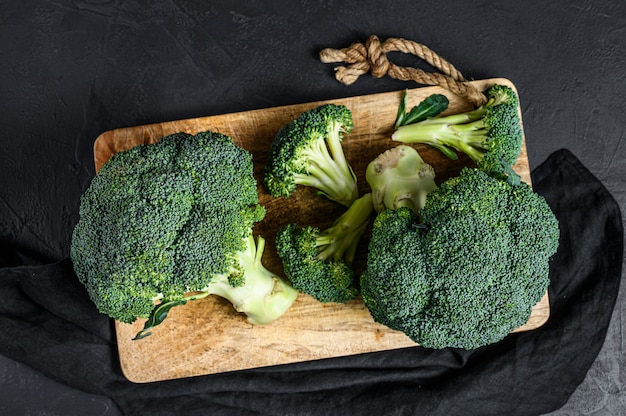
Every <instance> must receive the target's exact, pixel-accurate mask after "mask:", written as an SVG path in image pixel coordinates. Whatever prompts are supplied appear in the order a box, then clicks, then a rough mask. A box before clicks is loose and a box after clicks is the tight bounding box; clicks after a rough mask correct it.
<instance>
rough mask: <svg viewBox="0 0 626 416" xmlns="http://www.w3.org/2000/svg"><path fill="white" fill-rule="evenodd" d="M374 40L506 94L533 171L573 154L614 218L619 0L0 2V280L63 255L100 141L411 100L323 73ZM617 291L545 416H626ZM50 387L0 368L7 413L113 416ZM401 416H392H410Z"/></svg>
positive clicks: (375, 83) (624, 7) (373, 82)
mask: <svg viewBox="0 0 626 416" xmlns="http://www.w3.org/2000/svg"><path fill="white" fill-rule="evenodd" d="M372 34H376V35H378V36H379V37H381V38H382V39H384V38H386V37H392V36H393V37H404V38H407V39H411V40H415V41H418V42H420V43H423V44H425V45H427V46H429V47H431V48H432V49H434V50H435V51H437V52H438V53H440V54H441V55H442V56H443V57H444V58H446V59H448V60H449V61H450V62H452V63H453V64H454V65H455V66H456V67H457V68H458V69H459V70H460V71H461V72H463V74H464V75H465V76H466V77H467V78H470V79H481V78H491V77H506V78H509V79H510V80H512V81H513V82H514V83H515V84H516V86H517V88H518V90H519V93H520V98H521V103H522V110H523V120H524V124H525V132H526V141H527V147H528V155H529V159H530V164H531V168H536V167H538V166H539V165H540V164H542V163H543V162H544V161H545V160H546V159H547V158H548V157H549V155H550V154H552V153H553V152H554V151H555V150H557V149H561V148H567V149H569V150H570V151H571V152H572V153H573V154H574V155H576V157H578V159H580V161H581V162H582V163H583V164H584V165H585V166H586V167H587V168H588V169H589V170H590V171H591V173H593V174H594V175H595V176H596V177H597V178H598V179H599V180H600V181H601V182H602V184H603V185H604V186H605V187H606V188H607V189H608V191H609V192H610V193H611V194H612V195H613V197H614V198H615V199H616V201H617V203H618V204H619V206H620V209H621V210H622V211H623V209H624V207H625V206H626V194H625V193H626V184H625V182H624V174H625V173H626V159H625V156H626V149H625V146H626V144H624V140H623V138H624V129H625V127H626V118H625V114H626V100H624V94H625V92H626V82H625V77H624V73H625V68H626V40H625V39H626V3H624V2H622V1H615V0H614V1H590V0H574V1H570V2H541V1H536V0H532V1H524V2H523V1H503V2H493V1H475V2H467V1H461V0H453V1H447V2H421V1H394V2H381V1H370V0H367V1H361V2H356V1H321V2H311V1H305V0H297V1H293V0H290V1H286V0H283V1H264V2H249V3H248V2H245V3H244V2H232V1H231V0H229V1H211V2H200V1H186V0H171V1H161V0H157V1H151V2H147V1H145V2H140V1H133V0H130V1H128V0H127V1H122V0H110V1H109V0H91V1H79V0H55V1H41V0H39V1H35V0H21V1H19V2H17V1H6V0H5V1H2V2H0V178H1V179H0V180H1V182H0V183H1V185H0V250H2V251H3V253H4V257H2V260H0V266H2V267H9V266H15V265H19V264H22V263H28V264H34V263H50V262H54V261H57V260H61V259H63V258H65V257H67V255H68V250H69V243H70V235H71V231H72V228H73V225H74V223H75V222H76V220H77V206H78V199H79V197H80V195H81V193H82V192H83V191H84V189H85V188H86V187H87V186H88V184H89V181H90V180H91V177H92V176H93V174H94V168H93V157H92V155H93V148H92V146H93V141H94V140H95V138H96V137H97V136H98V135H99V134H100V133H102V132H104V131H107V130H110V129H114V128H118V127H125V126H133V125H139V124H145V123H151V122H160V121H168V120H173V119H180V118H190V117H196V116H204V115H211V114H221V113H228V112H233V111H241V110H248V109H256V108H264V107H272V106H277V105H284V104H293V103H300V102H307V101H313V100H319V99H330V98H336V97H344V96H351V95H361V94H368V93H373V92H382V91H393V90H399V89H403V88H406V87H408V86H413V85H411V84H408V83H404V82H401V81H394V80H391V79H389V78H382V79H375V78H373V77H371V76H363V77H362V78H360V79H359V80H358V81H357V82H356V83H355V84H354V85H352V86H343V85H341V84H339V83H338V82H337V81H336V80H335V79H334V77H333V71H332V65H326V64H322V63H320V61H319V59H318V52H319V51H320V50H321V49H322V48H325V47H336V48H340V47H345V46H348V45H349V44H350V43H352V42H354V41H364V40H365V39H366V38H367V37H368V36H369V35H372ZM390 59H392V60H395V61H396V62H399V63H402V64H405V65H414V66H420V65H421V64H420V63H419V62H418V61H417V60H413V59H411V58H410V57H406V56H399V55H398V56H396V55H392V56H390ZM426 69H428V68H426ZM624 290H625V289H624V285H622V289H621V291H620V293H619V296H618V299H617V304H616V307H615V310H614V312H613V316H612V320H611V325H610V326H609V328H608V333H607V336H606V340H605V342H604V347H603V348H602V350H601V351H600V353H599V355H598V357H597V359H596V360H595V362H594V364H593V365H592V366H591V368H590V370H589V372H588V374H587V377H586V378H585V379H584V381H583V382H582V384H581V385H580V386H579V387H578V388H577V389H576V391H574V392H573V394H572V396H571V397H570V399H569V401H568V402H567V403H565V404H564V406H563V407H562V408H561V409H560V410H555V411H554V412H553V413H551V414H552V415H556V416H569V415H622V414H626V399H625V397H626V392H625V391H624V390H625V389H624V385H625V384H626V377H625V374H626V371H625V368H626V367H625V366H626V359H625V354H624V338H623V333H624V330H625V329H626V323H625V322H624V312H625V305H626V301H625V300H624ZM589 313H592V312H589ZM577 335H578V336H579V337H581V338H583V339H584V337H585V334H577ZM572 365H576V363H572ZM32 367H36V366H32ZM98 371H102V370H101V369H98ZM52 378H55V377H49V376H48V375H43V374H42V373H41V372H39V371H38V370H37V369H36V368H31V366H27V365H25V364H21V363H20V362H18V361H15V360H13V359H9V358H6V357H3V356H0V414H7V415H13V414H15V415H21V414H29V415H74V414H76V415H92V414H93V415H106V416H111V415H117V414H120V411H119V409H118V408H117V407H116V405H115V404H114V403H113V401H112V400H111V399H109V398H108V397H106V396H100V395H92V394H89V393H85V392H82V391H80V390H78V389H75V388H70V387H68V386H65V385H63V384H62V383H59V382H57V381H53V380H52ZM538 400H540V398H538ZM404 411H405V413H402V410H397V412H396V413H394V414H413V413H410V410H409V409H404ZM346 413H350V412H349V410H346ZM234 414H236V413H234ZM277 414H280V412H278V413H277ZM285 414H289V413H288V410H285ZM415 414H418V413H417V412H416V413H415Z"/></svg>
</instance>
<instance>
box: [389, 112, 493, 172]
mask: <svg viewBox="0 0 626 416" xmlns="http://www.w3.org/2000/svg"><path fill="white" fill-rule="evenodd" d="M449 117H454V116H449ZM443 118H446V117H443ZM431 120H432V119H431ZM427 121H430V120H427ZM391 137H392V139H393V140H396V141H399V142H402V143H424V144H430V145H433V146H435V147H437V146H441V145H444V146H447V147H451V148H453V149H456V150H459V151H462V152H463V153H465V154H467V155H468V156H469V157H470V158H471V159H472V160H473V161H474V162H479V161H481V160H482V158H483V156H484V152H483V151H481V149H482V150H487V144H486V140H487V136H486V130H485V122H484V120H483V119H479V120H475V121H472V122H469V123H465V124H453V123H448V122H439V123H426V122H425V123H424V124H419V123H417V124H409V125H406V126H401V127H399V128H398V129H397V130H396V131H395V132H394V133H393V135H392V136H391Z"/></svg>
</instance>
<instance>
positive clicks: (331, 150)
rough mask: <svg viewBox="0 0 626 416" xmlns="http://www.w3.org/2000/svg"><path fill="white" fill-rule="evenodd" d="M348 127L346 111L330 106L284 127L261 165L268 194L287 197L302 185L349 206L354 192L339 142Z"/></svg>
mask: <svg viewBox="0 0 626 416" xmlns="http://www.w3.org/2000/svg"><path fill="white" fill-rule="evenodd" d="M352 127H353V121H352V113H351V112H350V110H349V109H348V108H347V107H345V106H341V105H334V104H327V105H321V106H318V107H316V108H314V109H312V110H309V111H306V112H304V113H302V114H301V115H300V116H299V117H297V118H296V119H294V120H293V121H291V122H290V123H289V124H286V125H284V126H283V127H282V128H281V129H280V130H279V131H278V133H277V134H276V136H275V138H274V140H273V142H272V144H271V146H270V150H269V154H268V159H267V161H266V163H265V176H264V183H265V185H266V187H267V189H268V190H269V192H270V194H271V195H272V196H274V197H281V196H282V197H289V196H290V195H291V194H292V193H293V192H294V191H295V190H296V187H297V185H304V186H309V187H312V188H315V189H317V190H318V191H319V192H320V193H321V194H323V195H325V196H326V197H327V198H328V199H330V200H333V201H337V202H339V203H341V204H343V205H345V206H350V205H351V204H352V202H354V200H355V199H356V198H358V190H357V185H356V176H355V175H354V172H353V170H352V168H351V167H350V164H349V163H348V161H347V160H346V158H345V154H344V151H343V147H342V141H343V135H344V134H348V133H350V131H351V130H352Z"/></svg>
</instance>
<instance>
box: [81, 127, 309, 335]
mask: <svg viewBox="0 0 626 416" xmlns="http://www.w3.org/2000/svg"><path fill="white" fill-rule="evenodd" d="M256 187H257V183H256V180H255V178H254V176H253V166H252V157H251V154H250V153H249V152H248V151H246V150H244V149H243V148H241V147H238V146H237V145H235V144H234V142H233V141H232V140H231V138H230V137H227V136H224V135H221V134H218V133H212V132H202V133H199V134H197V135H190V134H185V133H177V134H173V135H170V136H167V137H164V138H162V139H161V140H160V141H158V142H156V143H154V144H149V145H139V146H137V147H133V148H131V149H129V150H125V151H122V152H119V153H117V154H115V155H113V156H112V157H111V159H110V160H109V161H108V162H107V163H105V164H104V166H103V167H102V169H101V170H100V171H99V173H98V174H97V175H96V176H95V177H94V179H93V180H92V182H91V184H90V186H89V187H88V189H87V190H86V191H85V193H84V194H83V196H82V197H81V201H80V210H79V214H80V218H79V221H78V223H77V224H76V227H75V229H74V231H73V235H72V244H71V253H70V254H71V258H72V261H73V264H74V268H75V271H76V274H77V276H78V278H79V279H80V281H81V282H82V283H83V284H84V285H85V286H86V288H87V290H88V292H89V295H90V297H91V299H92V300H93V302H94V303H95V304H96V306H97V307H98V309H99V310H100V311H101V312H102V313H105V314H107V315H109V316H110V317H112V318H114V319H117V320H119V321H121V322H125V323H132V322H134V321H135V320H136V319H137V318H148V321H147V323H146V326H145V328H144V330H143V331H141V332H140V333H139V334H138V336H137V337H138V338H141V337H143V336H146V335H148V334H149V329H150V328H151V327H153V326H155V325H158V324H159V323H161V322H162V321H163V319H165V317H166V316H167V313H168V311H169V310H170V309H171V308H172V307H174V306H177V305H181V304H184V303H186V302H187V301H188V300H192V299H197V298H200V297H204V296H207V295H209V294H217V295H219V296H222V297H225V298H227V299H229V300H230V301H231V302H232V303H233V305H234V306H235V308H236V309H237V310H238V311H239V312H243V313H245V314H246V315H247V316H248V320H249V321H250V322H251V323H258V324H263V323H268V322H271V321H272V320H274V319H276V318H278V317H279V316H280V315H281V314H282V313H283V312H285V311H286V310H287V309H288V308H289V306H290V305H291V303H292V302H293V301H294V300H295V297H296V296H297V291H296V290H294V289H293V288H292V287H291V286H290V285H289V284H288V283H287V282H285V281H283V280H281V279H280V278H279V277H278V276H277V275H275V274H274V273H272V272H270V271H269V270H267V269H266V268H265V267H263V265H262V264H261V256H262V253H263V248H264V240H263V238H262V237H259V240H258V242H259V244H258V246H257V245H256V244H255V240H254V237H253V234H252V232H253V226H254V224H255V223H256V222H258V221H260V220H262V219H263V217H264V216H265V209H264V208H263V207H262V206H261V205H259V203H258V194H257V188H256Z"/></svg>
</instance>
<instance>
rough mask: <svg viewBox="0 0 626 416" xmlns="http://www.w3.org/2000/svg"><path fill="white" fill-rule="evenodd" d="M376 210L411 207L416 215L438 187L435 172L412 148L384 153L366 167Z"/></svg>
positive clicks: (395, 148)
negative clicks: (429, 195)
mask: <svg viewBox="0 0 626 416" xmlns="http://www.w3.org/2000/svg"><path fill="white" fill-rule="evenodd" d="M365 178H366V180H367V182H368V183H369V185H370V187H371V188H372V201H373V205H374V209H375V210H376V211H377V212H381V211H382V210H384V209H398V208H401V207H407V208H410V209H411V210H412V211H413V212H415V213H417V212H418V210H420V209H421V208H422V207H423V206H424V204H425V203H426V197H427V195H428V194H429V193H430V192H432V191H433V190H435V189H436V188H437V185H436V184H435V171H434V169H433V168H432V166H431V165H429V164H428V163H425V162H424V160H423V159H422V157H421V156H420V155H419V153H418V152H417V151H416V150H415V149H414V148H412V147H410V146H406V145H400V146H396V147H393V148H391V149H389V150H387V151H385V152H383V153H381V154H380V155H379V156H378V157H377V158H376V159H374V160H373V161H372V162H370V164H369V165H368V166H367V170H366V172H365Z"/></svg>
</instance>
